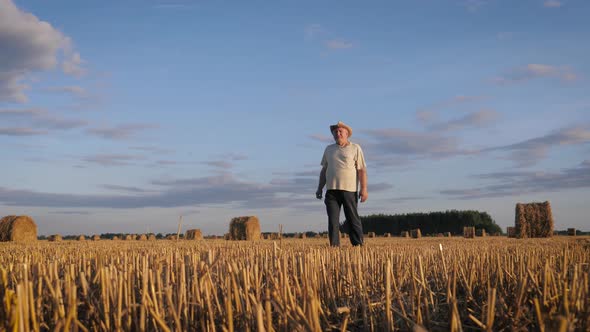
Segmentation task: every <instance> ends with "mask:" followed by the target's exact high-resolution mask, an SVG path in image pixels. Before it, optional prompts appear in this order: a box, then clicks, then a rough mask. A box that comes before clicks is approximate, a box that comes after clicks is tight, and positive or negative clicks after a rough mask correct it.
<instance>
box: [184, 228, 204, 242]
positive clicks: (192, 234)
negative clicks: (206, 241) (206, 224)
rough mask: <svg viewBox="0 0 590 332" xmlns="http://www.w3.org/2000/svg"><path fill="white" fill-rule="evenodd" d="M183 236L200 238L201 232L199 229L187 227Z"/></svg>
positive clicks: (193, 238)
mask: <svg viewBox="0 0 590 332" xmlns="http://www.w3.org/2000/svg"><path fill="white" fill-rule="evenodd" d="M184 238H185V239H187V240H202V239H203V233H201V230H200V229H187V231H186V233H185V235H184Z"/></svg>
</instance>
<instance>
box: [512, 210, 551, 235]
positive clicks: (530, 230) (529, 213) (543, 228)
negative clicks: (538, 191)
mask: <svg viewBox="0 0 590 332" xmlns="http://www.w3.org/2000/svg"><path fill="white" fill-rule="evenodd" d="M514 225H515V227H516V236H517V237H518V238H538V237H551V236H553V214H552V212H551V204H550V203H549V201H545V202H542V203H537V202H533V203H527V204H521V203H517V204H516V211H515V220H514Z"/></svg>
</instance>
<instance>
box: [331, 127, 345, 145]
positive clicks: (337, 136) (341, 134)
mask: <svg viewBox="0 0 590 332" xmlns="http://www.w3.org/2000/svg"><path fill="white" fill-rule="evenodd" d="M332 135H334V140H335V141H336V143H338V144H343V143H346V142H347V141H348V130H346V128H341V127H339V128H336V129H335V130H334V131H333V132H332Z"/></svg>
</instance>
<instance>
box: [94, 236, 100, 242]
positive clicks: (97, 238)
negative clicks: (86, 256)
mask: <svg viewBox="0 0 590 332" xmlns="http://www.w3.org/2000/svg"><path fill="white" fill-rule="evenodd" d="M98 240H100V235H93V236H92V241H98Z"/></svg>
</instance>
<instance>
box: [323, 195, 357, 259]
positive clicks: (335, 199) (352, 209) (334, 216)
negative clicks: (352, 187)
mask: <svg viewBox="0 0 590 332" xmlns="http://www.w3.org/2000/svg"><path fill="white" fill-rule="evenodd" d="M324 203H325V204H326V211H327V212H328V237H329V238H330V245H331V246H335V247H337V246H339V245H340V207H342V206H344V216H345V217H346V220H348V222H350V231H349V232H348V237H349V238H350V243H352V245H353V246H358V245H362V244H363V225H362V224H361V218H359V214H358V211H357V204H358V194H357V193H356V192H352V191H344V190H328V191H326V198H325V199H324Z"/></svg>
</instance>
